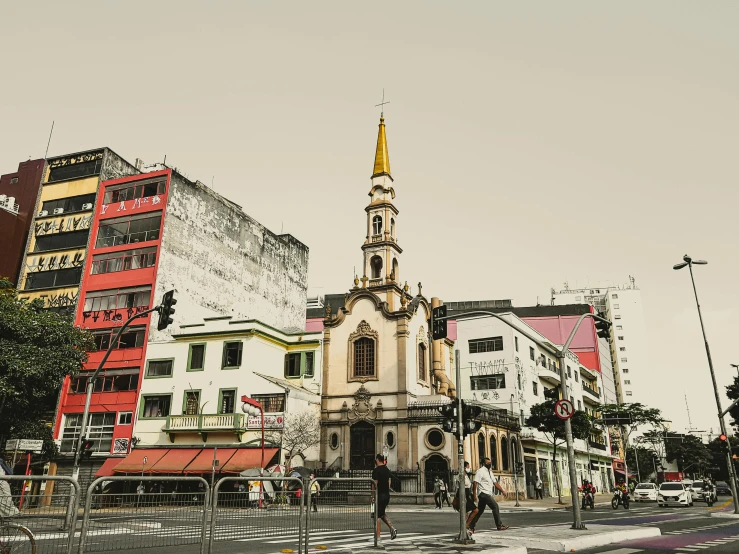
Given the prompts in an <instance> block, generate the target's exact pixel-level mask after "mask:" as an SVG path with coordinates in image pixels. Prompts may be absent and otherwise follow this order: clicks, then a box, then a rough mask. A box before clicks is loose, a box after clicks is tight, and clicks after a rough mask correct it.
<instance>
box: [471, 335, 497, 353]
mask: <svg viewBox="0 0 739 554" xmlns="http://www.w3.org/2000/svg"><path fill="white" fill-rule="evenodd" d="M469 348H470V354H482V353H483V352H497V351H499V350H503V337H490V338H487V339H475V340H471V341H469Z"/></svg>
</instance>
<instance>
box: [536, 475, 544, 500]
mask: <svg viewBox="0 0 739 554" xmlns="http://www.w3.org/2000/svg"><path fill="white" fill-rule="evenodd" d="M534 490H535V491H536V500H544V483H542V482H541V477H540V476H539V474H538V473H537V474H536V484H535V485H534Z"/></svg>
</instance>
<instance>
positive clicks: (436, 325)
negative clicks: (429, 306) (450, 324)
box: [431, 306, 446, 340]
mask: <svg viewBox="0 0 739 554" xmlns="http://www.w3.org/2000/svg"><path fill="white" fill-rule="evenodd" d="M444 317H446V306H437V307H436V308H434V309H433V310H431V337H432V338H433V339H434V340H439V339H445V338H446V319H441V318H444Z"/></svg>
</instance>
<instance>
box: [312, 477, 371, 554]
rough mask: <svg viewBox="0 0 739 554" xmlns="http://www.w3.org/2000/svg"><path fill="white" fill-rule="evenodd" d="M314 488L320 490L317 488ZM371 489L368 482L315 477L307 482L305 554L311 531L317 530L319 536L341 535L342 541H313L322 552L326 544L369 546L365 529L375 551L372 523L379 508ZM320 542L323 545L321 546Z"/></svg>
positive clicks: (358, 479) (344, 546)
mask: <svg viewBox="0 0 739 554" xmlns="http://www.w3.org/2000/svg"><path fill="white" fill-rule="evenodd" d="M316 484H318V485H319V488H316ZM373 486H374V482H373V481H372V479H371V478H369V479H368V478H355V479H353V478H348V479H347V478H342V477H338V478H336V477H329V478H321V477H318V478H316V479H312V480H311V481H309V482H308V483H307V484H306V489H307V491H306V493H307V494H306V497H307V501H306V511H307V516H306V525H305V541H304V542H303V549H304V553H305V554H308V549H309V548H310V540H311V536H310V534H311V531H319V530H320V532H322V533H331V532H341V533H342V538H339V539H333V538H332V539H329V540H325V539H320V538H318V537H316V542H317V543H318V545H317V546H318V547H319V548H320V547H321V546H324V548H325V546H326V544H337V546H339V547H343V548H348V547H350V546H352V545H356V546H359V545H366V546H370V543H371V541H370V540H368V539H369V537H367V533H366V530H367V529H371V532H372V537H373V540H374V543H373V544H374V546H375V547H376V546H377V536H376V535H375V522H376V521H377V511H378V507H377V502H375V495H374V491H373ZM312 528H313V529H312ZM362 531H365V532H364V533H363V532H362ZM362 537H364V538H362ZM321 541H323V542H324V543H326V544H321ZM352 543H354V544H352Z"/></svg>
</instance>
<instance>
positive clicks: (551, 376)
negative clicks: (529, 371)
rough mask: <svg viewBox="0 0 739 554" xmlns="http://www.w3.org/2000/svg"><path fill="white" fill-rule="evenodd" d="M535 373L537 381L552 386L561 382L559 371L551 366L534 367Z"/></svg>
mask: <svg viewBox="0 0 739 554" xmlns="http://www.w3.org/2000/svg"><path fill="white" fill-rule="evenodd" d="M536 372H537V374H538V375H539V379H544V380H545V381H549V382H550V383H552V384H554V385H559V384H560V383H561V382H562V380H561V379H560V376H559V370H558V369H557V368H556V367H555V366H553V365H550V366H542V365H538V366H536Z"/></svg>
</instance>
